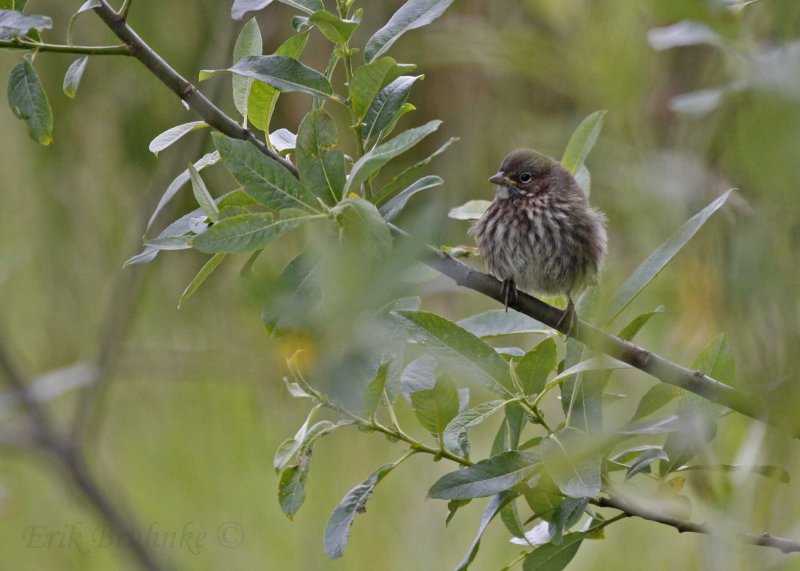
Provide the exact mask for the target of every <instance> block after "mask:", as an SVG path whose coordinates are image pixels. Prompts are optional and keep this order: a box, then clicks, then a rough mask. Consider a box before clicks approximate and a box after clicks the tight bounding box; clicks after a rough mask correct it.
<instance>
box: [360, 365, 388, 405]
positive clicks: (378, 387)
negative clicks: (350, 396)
mask: <svg viewBox="0 0 800 571" xmlns="http://www.w3.org/2000/svg"><path fill="white" fill-rule="evenodd" d="M388 371H389V363H381V365H380V366H379V367H378V372H377V373H375V378H374V379H372V380H371V381H370V382H369V384H368V385H367V387H366V389H364V405H363V406H362V408H361V414H362V416H364V418H370V417H371V416H372V415H373V414H375V411H376V410H377V408H378V405H379V404H380V403H381V400H382V399H383V393H384V391H385V390H386V378H387V376H388Z"/></svg>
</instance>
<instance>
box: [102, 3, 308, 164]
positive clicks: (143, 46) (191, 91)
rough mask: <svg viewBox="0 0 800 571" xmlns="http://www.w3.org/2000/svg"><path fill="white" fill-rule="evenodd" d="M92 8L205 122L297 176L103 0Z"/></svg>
mask: <svg viewBox="0 0 800 571" xmlns="http://www.w3.org/2000/svg"><path fill="white" fill-rule="evenodd" d="M94 11H95V13H96V14H97V15H98V16H100V19H102V20H103V22H105V24H106V25H107V26H108V27H109V28H110V29H111V31H112V32H114V34H116V36H117V37H118V38H119V39H120V40H122V41H123V42H124V43H125V45H127V46H128V47H129V49H130V50H131V51H132V53H133V56H134V57H135V58H136V59H138V60H139V61H140V62H142V63H143V64H144V65H145V67H147V69H149V70H150V71H151V72H152V73H153V75H155V76H156V78H158V79H159V80H160V81H161V83H163V84H164V85H166V86H167V87H168V88H169V89H171V90H172V91H173V92H174V93H175V95H177V96H178V97H180V98H181V99H182V100H183V101H184V102H185V103H186V105H188V106H189V108H190V109H193V110H194V111H195V112H196V113H197V114H198V115H200V117H202V118H203V120H204V121H205V122H206V123H208V124H209V125H211V126H212V127H214V128H215V129H216V130H217V131H220V132H221V133H223V134H225V135H227V136H228V137H231V138H233V139H240V140H243V141H248V142H249V143H251V144H253V145H255V146H256V147H257V148H258V150H260V151H261V152H262V153H264V154H265V155H266V156H268V157H269V158H271V159H272V160H274V161H276V162H278V163H280V164H281V165H283V166H284V167H285V168H286V169H287V170H289V172H291V173H292V174H293V175H294V176H297V168H295V166H294V165H293V164H292V163H291V162H289V161H288V160H286V159H284V158H283V157H282V156H280V155H279V154H278V153H276V152H275V151H273V150H272V149H270V148H269V147H267V145H266V144H265V143H264V142H263V141H262V140H261V139H259V138H258V137H256V135H255V134H254V133H253V132H252V131H250V130H249V129H246V128H245V127H242V126H241V125H240V124H239V123H237V122H236V121H234V120H233V119H231V117H229V116H228V115H227V114H225V112H224V111H222V109H220V108H219V107H217V106H216V105H215V104H214V103H213V102H212V101H211V100H210V99H209V98H208V97H206V96H205V95H203V94H202V93H201V92H200V90H199V89H197V87H195V86H194V85H193V84H192V83H191V82H190V81H189V80H187V79H186V78H184V77H183V76H182V75H181V74H179V73H178V72H177V71H176V70H175V69H174V68H173V67H172V66H170V65H169V64H168V63H167V62H166V61H165V60H164V58H162V57H161V56H160V55H159V54H158V53H156V52H155V51H154V50H153V48H151V47H150V46H149V45H148V44H147V43H146V42H145V41H144V40H143V39H142V38H141V37H139V35H138V34H137V33H136V32H135V31H134V30H133V28H131V27H130V26H129V25H128V22H127V21H126V20H125V19H124V18H123V17H122V16H120V14H118V13H117V12H116V11H114V9H113V8H112V7H111V6H110V5H109V3H108V2H107V1H106V0H100V5H99V6H98V7H97V8H95V9H94Z"/></svg>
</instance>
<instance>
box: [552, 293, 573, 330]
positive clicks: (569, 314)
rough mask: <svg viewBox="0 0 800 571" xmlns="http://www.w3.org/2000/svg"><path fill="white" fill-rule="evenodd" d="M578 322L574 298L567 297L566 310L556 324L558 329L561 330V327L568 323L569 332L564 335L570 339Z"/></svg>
mask: <svg viewBox="0 0 800 571" xmlns="http://www.w3.org/2000/svg"><path fill="white" fill-rule="evenodd" d="M575 321H576V312H575V303H574V302H573V301H572V296H569V295H568V296H567V307H566V309H564V312H563V313H562V314H561V318H560V319H559V320H558V323H556V329H559V330H560V329H561V325H562V324H563V323H564V322H566V323H567V330H566V331H565V332H564V335H566V336H567V337H569V336H570V335H572V330H573V329H574V327H575Z"/></svg>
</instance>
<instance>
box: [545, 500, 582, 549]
mask: <svg viewBox="0 0 800 571" xmlns="http://www.w3.org/2000/svg"><path fill="white" fill-rule="evenodd" d="M588 505H589V498H565V499H564V501H563V502H561V503H560V504H559V505H558V507H557V508H556V509H555V511H554V512H553V517H552V519H551V520H550V523H549V525H548V534H549V535H550V541H552V542H553V543H555V544H556V545H558V544H560V543H561V541H562V540H563V538H564V535H565V534H566V533H567V532H568V531H569V529H570V528H571V527H572V526H573V525H575V524H576V523H578V521H579V520H580V519H581V516H582V515H583V512H584V511H585V510H586V507H587V506H588Z"/></svg>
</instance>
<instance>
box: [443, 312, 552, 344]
mask: <svg viewBox="0 0 800 571" xmlns="http://www.w3.org/2000/svg"><path fill="white" fill-rule="evenodd" d="M458 324H459V325H460V326H461V327H463V328H464V329H466V330H467V331H469V332H470V333H472V334H473V335H477V336H478V337H484V338H485V337H499V336H501V335H517V334H520V333H543V334H549V333H550V332H551V331H552V329H550V328H549V327H547V326H546V325H544V324H543V323H539V322H538V321H536V320H535V319H532V318H530V317H528V316H527V315H525V314H523V313H519V312H518V311H514V310H513V309H510V310H508V312H505V311H503V310H502V309H490V310H489V311H485V312H483V313H479V314H477V315H473V316H472V317H467V318H466V319H462V320H461V321H459V322H458Z"/></svg>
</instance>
